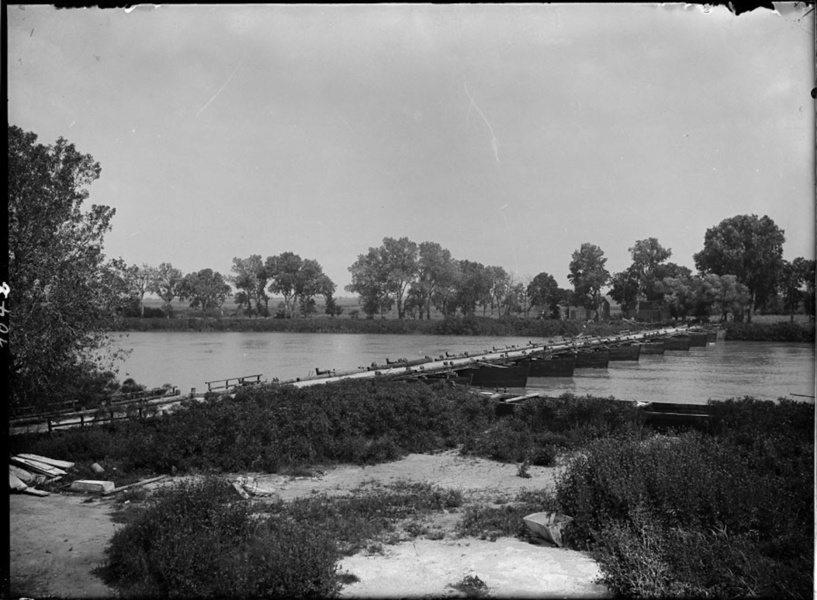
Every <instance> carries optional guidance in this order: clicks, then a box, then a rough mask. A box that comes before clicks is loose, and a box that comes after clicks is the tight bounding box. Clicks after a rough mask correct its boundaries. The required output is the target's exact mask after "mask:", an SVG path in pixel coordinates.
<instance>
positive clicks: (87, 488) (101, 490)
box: [71, 479, 116, 494]
mask: <svg viewBox="0 0 817 600" xmlns="http://www.w3.org/2000/svg"><path fill="white" fill-rule="evenodd" d="M115 487H116V486H115V485H114V483H113V481H95V480H93V479H77V480H76V481H74V482H73V483H71V490H73V491H75V492H91V493H92V494H107V493H109V492H112V491H113V490H114V488H115Z"/></svg>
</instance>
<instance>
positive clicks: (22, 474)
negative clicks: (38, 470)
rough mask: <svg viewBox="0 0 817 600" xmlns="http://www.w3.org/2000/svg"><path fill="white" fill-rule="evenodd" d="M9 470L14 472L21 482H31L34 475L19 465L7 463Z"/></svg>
mask: <svg viewBox="0 0 817 600" xmlns="http://www.w3.org/2000/svg"><path fill="white" fill-rule="evenodd" d="M9 472H10V473H14V474H15V475H16V476H17V477H18V478H19V479H20V481H22V482H23V483H31V482H32V481H34V475H33V474H32V473H29V472H28V471H26V470H25V469H21V468H20V467H16V466H14V465H9Z"/></svg>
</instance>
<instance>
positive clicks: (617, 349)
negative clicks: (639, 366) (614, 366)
mask: <svg viewBox="0 0 817 600" xmlns="http://www.w3.org/2000/svg"><path fill="white" fill-rule="evenodd" d="M639 356H641V346H640V345H638V344H633V345H631V346H614V347H613V348H610V360H611V361H614V360H638V357H639Z"/></svg>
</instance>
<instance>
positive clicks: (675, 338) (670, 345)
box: [664, 335, 692, 350]
mask: <svg viewBox="0 0 817 600" xmlns="http://www.w3.org/2000/svg"><path fill="white" fill-rule="evenodd" d="M691 344H692V338H691V337H690V336H688V335H672V336H670V337H668V338H666V339H665V340H664V350H689V346H690V345H691Z"/></svg>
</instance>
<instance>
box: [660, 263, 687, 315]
mask: <svg viewBox="0 0 817 600" xmlns="http://www.w3.org/2000/svg"><path fill="white" fill-rule="evenodd" d="M657 287H658V288H659V289H660V291H661V293H662V294H663V296H664V306H666V307H667V308H668V309H669V311H670V315H671V316H672V317H673V318H676V319H683V318H686V317H687V315H689V314H690V313H691V312H692V311H693V309H694V308H695V287H694V282H693V279H692V277H690V276H687V275H683V274H679V276H678V277H665V278H664V279H663V280H662V281H661V282H660V283H659V284H658V285H657Z"/></svg>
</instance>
